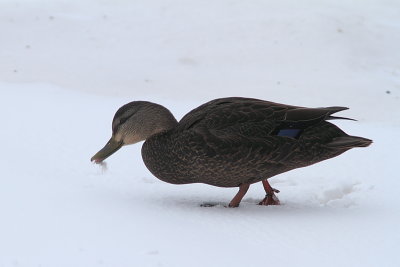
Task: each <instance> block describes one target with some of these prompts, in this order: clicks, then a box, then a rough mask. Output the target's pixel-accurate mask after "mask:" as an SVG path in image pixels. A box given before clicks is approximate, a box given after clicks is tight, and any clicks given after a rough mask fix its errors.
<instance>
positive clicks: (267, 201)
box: [258, 180, 281, 206]
mask: <svg viewBox="0 0 400 267" xmlns="http://www.w3.org/2000/svg"><path fill="white" fill-rule="evenodd" d="M262 183H263V186H264V189H265V192H266V193H267V194H266V195H265V198H264V199H263V200H261V201H260V203H258V205H264V206H268V205H280V204H281V203H280V202H279V199H278V198H277V197H276V195H275V193H279V190H277V189H274V188H272V187H271V185H270V184H269V182H268V180H263V181H262Z"/></svg>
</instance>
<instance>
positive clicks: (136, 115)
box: [91, 101, 178, 163]
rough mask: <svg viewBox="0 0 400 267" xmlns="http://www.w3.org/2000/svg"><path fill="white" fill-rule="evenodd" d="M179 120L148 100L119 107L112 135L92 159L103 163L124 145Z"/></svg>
mask: <svg viewBox="0 0 400 267" xmlns="http://www.w3.org/2000/svg"><path fill="white" fill-rule="evenodd" d="M177 123H178V122H177V121H176V119H175V118H174V116H173V115H172V113H171V112H170V111H169V110H168V109H166V108H165V107H163V106H161V105H158V104H155V103H151V102H146V101H133V102H130V103H128V104H126V105H124V106H122V107H120V108H119V109H118V111H117V112H116V113H115V115H114V119H113V121H112V136H111V138H110V140H109V141H108V142H107V144H106V145H105V146H104V147H103V148H102V149H101V150H100V151H99V152H97V153H96V154H95V155H94V156H93V157H92V158H91V161H94V162H95V163H101V162H102V161H103V160H105V159H106V158H108V157H109V156H111V155H112V154H113V153H114V152H116V151H117V150H118V149H120V148H121V147H122V146H124V145H131V144H135V143H137V142H140V141H143V140H146V139H147V138H149V137H150V136H152V135H154V134H156V133H159V132H162V131H165V130H169V129H171V128H173V127H175V126H176V124H177Z"/></svg>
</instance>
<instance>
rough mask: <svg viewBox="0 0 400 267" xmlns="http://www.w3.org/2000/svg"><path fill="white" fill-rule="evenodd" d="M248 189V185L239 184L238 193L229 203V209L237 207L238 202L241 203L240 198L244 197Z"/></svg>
mask: <svg viewBox="0 0 400 267" xmlns="http://www.w3.org/2000/svg"><path fill="white" fill-rule="evenodd" d="M249 187H250V184H241V185H240V186H239V192H237V194H236V196H235V197H234V198H233V199H232V200H231V202H230V203H229V207H230V208H236V207H239V204H240V201H242V198H243V197H244V195H246V193H247V190H248V189H249Z"/></svg>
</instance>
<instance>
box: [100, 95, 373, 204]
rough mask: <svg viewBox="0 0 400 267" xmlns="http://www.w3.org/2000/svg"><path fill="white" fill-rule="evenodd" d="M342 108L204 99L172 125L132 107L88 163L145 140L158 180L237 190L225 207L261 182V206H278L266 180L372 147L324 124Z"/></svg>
mask: <svg viewBox="0 0 400 267" xmlns="http://www.w3.org/2000/svg"><path fill="white" fill-rule="evenodd" d="M345 109H347V108H344V107H327V108H303V107H296V106H290V105H283V104H277V103H273V102H268V101H263V100H258V99H249V98H239V97H231V98H222V99H216V100H213V101H210V102H207V103H205V104H203V105H201V106H200V107H198V108H196V109H194V110H192V111H191V112H189V113H188V114H187V115H185V116H184V117H183V118H182V119H181V120H180V121H179V123H178V122H177V121H176V120H175V118H174V117H173V115H172V114H171V113H170V112H169V111H168V110H167V109H166V108H164V107H162V106H160V105H158V104H154V103H150V102H144V101H136V102H131V103H129V104H126V105H125V106H123V107H121V108H120V109H119V110H118V111H117V113H116V115H115V117H114V120H113V137H112V138H111V139H110V141H109V143H107V145H106V146H105V147H104V148H103V149H102V150H100V151H99V152H98V153H97V154H96V155H95V156H94V157H93V158H92V160H94V161H95V162H101V161H102V160H104V159H105V158H106V157H108V156H109V155H111V154H112V153H113V152H114V151H116V150H117V149H118V148H120V147H121V146H122V145H125V144H131V143H136V142H138V141H140V140H146V141H145V143H144V144H143V147H142V157H143V160H144V163H145V164H146V166H147V168H148V169H149V170H150V171H151V172H152V173H153V174H154V175H155V176H156V177H157V178H159V179H160V180H163V181H165V182H168V183H173V184H187V183H205V184H210V185H214V186H219V187H240V189H241V190H240V192H239V193H240V194H238V195H239V196H238V195H237V196H236V197H235V198H236V200H235V199H234V200H235V201H234V200H232V201H231V203H230V206H238V205H239V203H240V200H241V198H242V197H243V195H244V194H245V193H246V191H247V188H248V185H249V184H252V183H256V182H259V181H263V183H264V187H265V190H266V192H267V197H266V198H265V199H264V203H263V202H260V204H264V205H268V204H279V201H275V202H273V201H272V202H271V199H272V198H276V197H275V195H274V191H273V189H272V188H271V187H270V186H269V184H268V182H267V179H268V178H270V177H272V176H274V175H277V174H279V173H283V172H286V171H289V170H292V169H295V168H299V167H305V166H308V165H311V164H314V163H317V162H319V161H322V160H326V159H329V158H332V157H335V156H338V155H340V154H341V153H343V152H345V151H347V150H349V149H351V148H353V147H365V146H368V145H370V144H371V142H372V141H371V140H369V139H366V138H362V137H355V136H349V135H347V134H346V133H345V132H343V131H342V130H340V129H339V128H338V127H337V126H335V125H333V124H331V123H330V122H327V120H331V119H345V118H341V117H334V116H332V114H333V113H335V112H338V111H342V110H345ZM267 198H268V199H267Z"/></svg>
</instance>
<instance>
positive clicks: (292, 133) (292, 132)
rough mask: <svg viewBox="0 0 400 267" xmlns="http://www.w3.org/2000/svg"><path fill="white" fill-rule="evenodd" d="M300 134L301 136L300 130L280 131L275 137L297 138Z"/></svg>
mask: <svg viewBox="0 0 400 267" xmlns="http://www.w3.org/2000/svg"><path fill="white" fill-rule="evenodd" d="M300 134H301V129H281V130H279V132H278V134H277V136H286V137H292V138H297V137H299V136H300Z"/></svg>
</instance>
